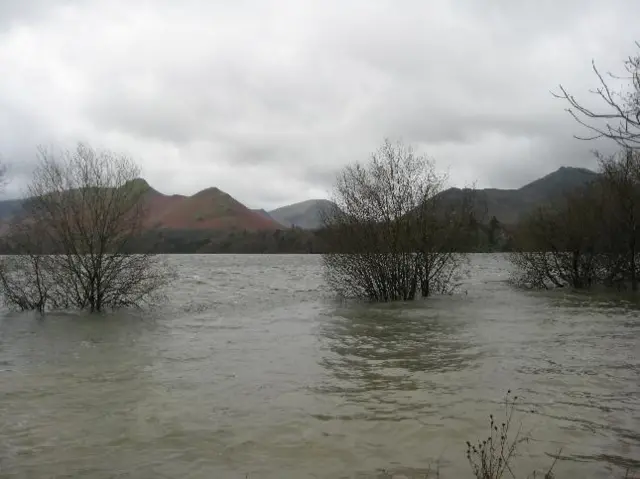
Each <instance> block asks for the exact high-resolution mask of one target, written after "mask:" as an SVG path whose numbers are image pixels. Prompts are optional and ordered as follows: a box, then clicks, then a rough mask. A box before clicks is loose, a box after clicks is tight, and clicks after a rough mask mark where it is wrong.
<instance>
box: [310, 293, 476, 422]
mask: <svg viewBox="0 0 640 479" xmlns="http://www.w3.org/2000/svg"><path fill="white" fill-rule="evenodd" d="M462 326H463V324H462V323H461V322H453V321H446V320H441V319H440V318H439V317H438V314H437V310H433V309H429V308H428V304H427V303H421V304H420V305H419V307H417V308H416V306H415V305H397V304H395V305H385V306H374V305H353V306H352V307H350V308H341V309H337V310H335V311H334V312H332V314H331V315H330V316H329V317H328V318H327V320H326V322H324V323H323V324H322V325H321V327H320V334H321V336H322V337H323V339H324V340H325V346H326V351H327V354H325V355H323V357H322V358H321V359H320V361H319V362H320V364H321V365H322V366H323V367H324V368H326V369H327V371H329V372H330V373H331V380H330V381H328V382H327V383H326V384H325V385H321V386H320V387H319V388H318V391H319V392H323V393H332V394H340V395H348V396H350V397H351V399H352V400H354V401H357V400H361V401H364V402H371V401H372V400H375V401H384V399H383V396H384V397H388V396H389V395H392V394H396V393H398V392H401V391H417V390H421V389H428V388H430V387H432V386H433V384H432V383H431V382H430V379H429V378H430V376H431V374H432V373H444V372H446V371H456V370H461V369H463V368H465V367H469V362H470V361H472V358H473V356H472V354H471V353H470V352H469V351H468V348H469V345H468V344H467V343H466V342H465V341H464V339H463V338H462V337H461V334H460V331H459V329H460V328H461V327H462ZM396 413H397V411H391V412H390V416H389V419H394V420H397V419H398V417H397V415H396ZM375 419H381V418H380V417H379V416H375Z"/></svg>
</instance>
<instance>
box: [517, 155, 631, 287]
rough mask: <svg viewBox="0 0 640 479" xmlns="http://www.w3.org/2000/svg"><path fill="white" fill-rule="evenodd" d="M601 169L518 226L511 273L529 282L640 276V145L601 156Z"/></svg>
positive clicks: (587, 282)
mask: <svg viewBox="0 0 640 479" xmlns="http://www.w3.org/2000/svg"><path fill="white" fill-rule="evenodd" d="M599 163H600V169H599V171H600V175H599V176H598V178H597V179H596V180H595V181H594V182H593V183H591V184H590V185H588V186H586V187H585V188H583V189H581V190H579V191H576V192H573V193H571V194H569V195H567V196H566V197H565V198H564V200H563V201H560V202H555V203H554V204H549V205H545V206H544V207H541V208H539V209H537V210H536V211H534V212H533V213H532V214H530V215H529V216H528V217H527V218H526V219H525V220H524V221H523V222H522V223H521V224H520V226H519V228H518V232H517V234H516V241H515V244H516V251H514V252H513V253H512V254H511V255H510V258H511V262H512V263H513V265H514V266H515V269H514V271H513V277H512V279H514V280H515V282H516V283H518V284H521V285H525V286H529V287H535V288H540V287H557V286H571V287H574V288H590V287H591V286H594V285H597V284H599V285H604V286H615V287H618V288H622V287H627V286H628V287H630V289H631V290H633V291H637V290H638V284H639V278H640V257H639V256H640V251H639V249H640V151H634V150H631V149H626V150H623V151H620V152H618V153H616V154H614V155H611V156H608V157H604V156H599Z"/></svg>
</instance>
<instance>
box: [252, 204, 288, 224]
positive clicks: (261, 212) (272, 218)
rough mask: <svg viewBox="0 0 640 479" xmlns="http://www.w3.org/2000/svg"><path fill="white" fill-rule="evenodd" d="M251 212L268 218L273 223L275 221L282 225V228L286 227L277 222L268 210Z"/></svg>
mask: <svg viewBox="0 0 640 479" xmlns="http://www.w3.org/2000/svg"><path fill="white" fill-rule="evenodd" d="M251 211H254V212H256V213H258V214H259V215H262V216H263V217H265V218H267V219H270V220H272V221H275V222H276V223H278V224H280V225H281V226H283V227H284V226H285V225H283V224H281V223H280V222H279V221H277V220H276V219H275V218H274V217H273V216H271V215H270V214H269V212H268V211H267V210H265V209H263V208H259V209H253V210H251Z"/></svg>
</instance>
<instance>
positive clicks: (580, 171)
mask: <svg viewBox="0 0 640 479" xmlns="http://www.w3.org/2000/svg"><path fill="white" fill-rule="evenodd" d="M597 177H598V173H596V172H594V171H591V170H587V169H585V168H573V167H565V166H563V167H561V168H559V169H557V170H556V171H554V172H553V173H550V174H548V175H546V176H543V177H542V178H539V179H537V180H535V181H532V182H531V183H528V184H526V185H524V186H523V187H521V188H518V189H509V190H502V189H497V188H485V189H478V190H476V192H477V196H478V210H482V209H483V207H484V206H485V205H486V218H485V220H486V221H488V220H489V219H490V218H491V217H492V216H495V217H496V218H497V219H498V221H500V222H501V223H505V224H515V223H517V222H518V221H519V220H520V219H521V218H522V217H523V216H524V215H526V214H527V213H529V212H530V211H532V210H533V209H534V208H536V207H537V206H540V205H542V204H544V203H547V202H551V201H554V200H555V199H558V198H559V197H561V196H562V195H563V194H564V193H567V192H570V191H572V190H575V189H576V188H578V187H581V186H585V185H587V184H588V183H590V182H592V181H594V180H595V179H596V178H597ZM462 193H463V190H461V189H460V188H449V189H448V190H445V191H443V192H442V193H441V195H442V196H443V197H445V198H447V199H450V200H452V201H454V200H456V199H459V198H460V196H461V195H462Z"/></svg>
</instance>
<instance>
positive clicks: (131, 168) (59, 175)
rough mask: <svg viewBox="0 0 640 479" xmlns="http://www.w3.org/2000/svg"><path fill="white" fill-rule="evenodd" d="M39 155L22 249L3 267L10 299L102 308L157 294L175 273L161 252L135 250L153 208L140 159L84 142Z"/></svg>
mask: <svg viewBox="0 0 640 479" xmlns="http://www.w3.org/2000/svg"><path fill="white" fill-rule="evenodd" d="M39 160H40V161H39V164H38V166H37V168H36V170H35V173H34V177H33V181H32V182H31V184H30V185H29V187H28V190H27V198H26V199H25V201H24V204H23V211H22V214H21V216H20V218H19V219H18V220H17V221H16V222H15V223H14V225H13V228H12V231H11V234H10V235H9V240H8V243H9V245H10V248H11V250H12V252H13V253H15V254H18V255H21V256H19V257H17V258H13V259H12V260H10V261H8V262H7V263H6V264H5V267H4V268H3V269H2V271H0V282H2V284H3V285H4V288H3V290H4V297H5V301H6V302H7V303H8V304H9V305H12V306H15V307H19V308H21V309H38V310H41V311H43V310H45V309H47V308H61V307H62V308H64V307H75V308H78V309H86V310H89V311H91V312H99V311H103V310H105V309H112V308H118V307H132V306H133V307H137V306H142V305H143V304H145V303H147V302H149V301H152V300H154V299H155V297H156V295H157V293H159V292H160V291H161V289H162V287H164V286H165V285H167V283H168V282H169V280H170V278H171V274H170V271H169V270H168V268H167V265H166V263H165V262H164V261H163V260H162V259H161V258H160V257H159V256H157V255H155V254H145V253H142V254H129V249H130V246H131V244H132V242H133V241H134V240H135V239H136V238H138V237H139V236H140V234H141V232H142V231H143V226H144V221H145V215H146V207H145V194H146V193H147V189H148V186H147V185H146V183H144V182H142V181H139V180H138V177H139V169H138V168H137V166H136V165H135V164H134V163H133V162H132V161H131V160H130V159H129V158H127V157H125V156H121V155H117V154H115V153H112V152H109V151H96V150H93V149H92V148H90V147H88V146H86V145H83V144H79V145H78V146H77V148H76V149H75V150H73V151H65V152H62V153H59V154H56V153H53V152H51V151H48V150H45V149H40V151H39Z"/></svg>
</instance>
